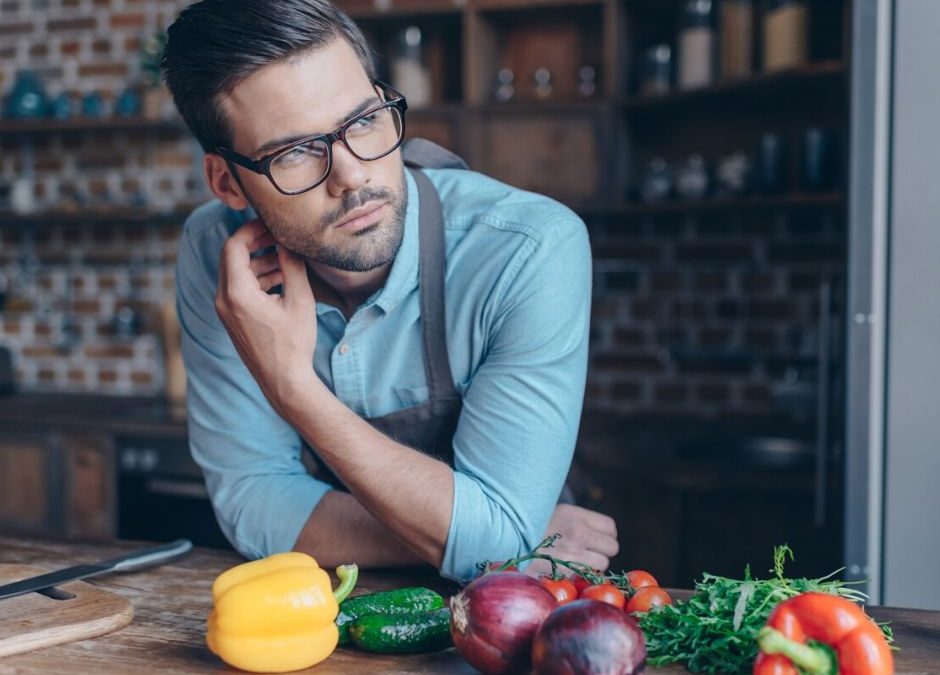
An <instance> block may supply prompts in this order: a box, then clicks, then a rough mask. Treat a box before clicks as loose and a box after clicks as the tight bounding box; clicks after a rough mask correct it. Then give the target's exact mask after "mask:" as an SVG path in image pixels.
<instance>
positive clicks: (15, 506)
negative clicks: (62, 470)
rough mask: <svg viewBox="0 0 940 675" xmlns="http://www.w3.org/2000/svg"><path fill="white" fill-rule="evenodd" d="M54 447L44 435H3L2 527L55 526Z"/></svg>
mask: <svg viewBox="0 0 940 675" xmlns="http://www.w3.org/2000/svg"><path fill="white" fill-rule="evenodd" d="M53 454H54V448H53V445H52V443H51V439H50V438H49V437H47V436H44V435H36V436H29V435H8V434H3V435H0V528H3V530H5V531H11V532H17V533H23V534H49V533H50V532H51V531H52V530H53V529H54V523H53V514H54V512H55V511H56V510H57V509H56V505H55V504H50V502H51V501H52V500H53V494H54V490H53V489H52V488H53V487H54V483H55V482H56V480H55V475H54V469H55V462H54V458H53Z"/></svg>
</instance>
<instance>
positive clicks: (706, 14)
mask: <svg viewBox="0 0 940 675" xmlns="http://www.w3.org/2000/svg"><path fill="white" fill-rule="evenodd" d="M711 18H712V0H686V2H685V5H684V6H683V9H682V25H683V26H684V27H686V28H699V27H702V26H705V27H707V26H709V25H711Z"/></svg>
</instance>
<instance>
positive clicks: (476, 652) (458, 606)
mask: <svg viewBox="0 0 940 675" xmlns="http://www.w3.org/2000/svg"><path fill="white" fill-rule="evenodd" d="M556 607H558V602H557V601H556V600H555V598H554V596H553V595H552V594H551V593H549V592H548V591H547V590H546V589H545V588H544V587H543V586H542V585H541V584H540V583H539V582H538V581H536V580H535V579H533V578H532V577H529V576H526V575H525V574H522V573H521V572H500V573H499V574H484V575H483V576H482V577H480V578H478V579H475V580H474V581H471V582H470V584H468V585H467V587H466V588H464V589H463V590H462V591H461V592H460V593H458V594H457V595H455V596H454V597H453V598H452V599H451V601H450V609H451V621H450V633H451V635H452V636H453V638H454V646H455V647H456V648H457V652H458V653H459V654H460V655H461V656H462V657H464V658H465V659H466V660H467V662H469V663H470V665H471V666H473V667H474V668H476V669H477V670H479V671H480V672H483V673H486V674H487V675H502V674H503V673H511V672H514V671H519V670H524V669H526V668H528V667H529V659H530V658H531V656H532V639H533V638H534V637H535V632H536V631H537V630H538V628H539V626H540V625H542V622H543V621H544V620H545V618H546V617H547V616H548V615H549V614H551V612H552V610H554V609H555V608H556Z"/></svg>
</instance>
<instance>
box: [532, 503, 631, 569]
mask: <svg viewBox="0 0 940 675" xmlns="http://www.w3.org/2000/svg"><path fill="white" fill-rule="evenodd" d="M556 533H557V534H560V535H561V538H560V539H558V541H556V542H555V544H554V545H553V546H552V547H551V548H549V549H543V552H545V553H548V554H549V555H551V556H552V557H553V558H560V559H561V560H569V561H572V562H580V563H584V564H585V565H588V566H589V567H592V568H594V569H596V570H602V571H603V570H606V569H607V567H608V566H609V565H610V559H611V558H612V557H613V556H615V555H617V551H619V550H620V546H619V544H618V543H617V524H616V523H615V522H614V519H613V518H611V517H610V516H605V515H604V514H603V513H598V512H596V511H589V510H588V509H584V508H581V507H580V506H575V505H573V504H559V505H558V506H556V507H555V512H554V513H553V514H552V519H551V521H549V523H548V530H547V531H546V532H545V536H546V537H547V536H549V535H551V534H556ZM551 571H552V566H551V564H550V563H549V562H548V561H547V560H533V561H532V562H531V563H530V564H529V566H528V567H527V568H526V570H525V572H526V574H528V575H531V576H535V577H537V576H539V575H540V574H547V573H549V572H551ZM559 571H561V572H564V573H566V574H568V573H570V571H569V570H568V569H567V568H564V567H559Z"/></svg>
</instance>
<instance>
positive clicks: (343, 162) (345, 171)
mask: <svg viewBox="0 0 940 675" xmlns="http://www.w3.org/2000/svg"><path fill="white" fill-rule="evenodd" d="M368 182H369V173H368V171H367V170H366V167H365V162H363V161H362V160H360V159H359V158H357V157H356V156H355V155H354V154H352V153H351V152H350V151H349V148H347V147H346V146H345V145H344V144H343V142H342V141H337V142H336V143H334V144H333V169H332V170H331V171H330V176H329V178H327V181H326V183H327V190H328V191H329V193H330V195H331V196H333V197H342V196H343V194H344V193H345V192H349V191H351V190H358V189H359V188H361V187H362V186H363V185H365V184H366V183H368Z"/></svg>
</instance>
